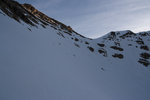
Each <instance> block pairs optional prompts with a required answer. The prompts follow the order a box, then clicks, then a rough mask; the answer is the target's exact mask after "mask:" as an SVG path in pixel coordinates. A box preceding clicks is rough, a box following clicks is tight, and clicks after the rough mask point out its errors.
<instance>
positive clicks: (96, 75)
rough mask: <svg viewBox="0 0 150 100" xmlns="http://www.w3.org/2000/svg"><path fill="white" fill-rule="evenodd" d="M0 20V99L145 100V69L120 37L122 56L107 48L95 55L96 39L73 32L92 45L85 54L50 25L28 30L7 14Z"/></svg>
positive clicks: (148, 86) (148, 71) (148, 83)
mask: <svg viewBox="0 0 150 100" xmlns="http://www.w3.org/2000/svg"><path fill="white" fill-rule="evenodd" d="M0 20H1V24H0V100H150V95H149V93H150V78H149V76H150V68H149V67H144V66H143V65H141V64H139V63H138V62H137V63H135V62H136V61H137V60H138V55H137V54H139V52H140V51H138V50H136V49H135V47H131V48H133V49H132V51H131V50H130V49H128V47H127V43H128V41H126V40H122V41H121V44H122V46H123V48H127V49H125V51H124V52H122V54H124V55H126V56H125V58H124V59H122V60H121V59H114V58H113V57H112V56H111V54H113V53H114V52H116V51H114V50H112V49H110V48H109V47H106V50H107V51H108V52H109V55H108V57H103V56H102V55H100V54H99V53H98V51H97V50H98V49H99V47H98V46H97V45H96V43H99V42H100V41H102V38H99V39H97V40H89V39H84V38H81V37H80V36H78V35H76V34H74V37H77V38H79V39H80V40H82V42H85V41H87V42H89V43H90V44H89V46H92V47H94V49H95V48H96V49H95V51H94V52H91V51H89V50H88V49H87V46H86V45H85V44H84V43H82V42H81V41H77V42H76V43H77V44H79V45H80V48H78V47H76V46H75V45H74V43H75V42H74V41H73V40H71V39H70V38H69V35H67V34H66V35H65V38H63V37H61V36H59V35H57V32H58V30H55V29H53V28H51V27H48V28H46V29H44V28H39V29H36V28H32V31H31V32H30V31H29V30H27V28H26V25H24V26H23V25H21V24H19V23H17V22H15V21H14V20H12V19H11V18H8V17H7V16H3V15H0ZM63 34H65V33H63ZM105 43H106V44H108V45H110V46H111V45H112V44H113V43H111V42H105ZM118 52H120V51H118ZM126 57H128V58H126Z"/></svg>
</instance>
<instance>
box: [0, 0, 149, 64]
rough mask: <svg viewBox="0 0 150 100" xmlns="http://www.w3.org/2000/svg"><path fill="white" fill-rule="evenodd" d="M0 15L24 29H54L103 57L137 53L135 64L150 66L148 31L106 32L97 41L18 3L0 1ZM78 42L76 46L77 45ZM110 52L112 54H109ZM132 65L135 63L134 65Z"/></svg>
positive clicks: (126, 56) (119, 56)
mask: <svg viewBox="0 0 150 100" xmlns="http://www.w3.org/2000/svg"><path fill="white" fill-rule="evenodd" d="M0 9H1V12H0V13H1V14H3V15H7V16H9V17H11V18H13V19H14V20H16V21H17V22H19V23H21V22H24V23H26V24H28V25H29V26H30V27H28V30H30V31H32V29H31V27H36V28H38V27H40V26H42V27H43V28H49V26H50V27H51V28H53V29H55V30H58V32H57V34H58V35H59V36H61V37H63V38H65V36H64V35H66V34H67V35H68V36H67V37H68V38H70V39H72V41H75V43H74V44H75V46H77V47H78V48H80V47H81V46H80V43H81V44H85V45H86V46H87V49H89V51H91V52H93V53H97V54H99V55H102V56H104V57H113V58H114V59H124V58H128V55H127V54H128V52H133V50H135V51H139V52H138V54H136V56H135V58H136V57H138V60H137V62H138V63H140V64H142V65H144V66H146V67H148V66H150V54H149V52H150V49H149V48H150V32H140V33H133V32H132V31H128V30H127V31H120V32H119V31H118V32H110V33H108V34H107V35H105V36H103V37H101V38H98V39H90V38H86V37H84V36H82V35H80V34H78V33H77V32H75V31H74V30H73V29H72V28H71V27H70V26H67V25H65V24H63V23H61V22H59V21H57V20H55V19H53V18H50V17H48V16H47V15H45V14H43V13H42V12H40V11H38V10H37V9H35V8H34V7H33V6H32V5H30V4H19V3H18V2H16V1H12V0H0ZM79 42H80V43H79ZM112 51H113V52H112ZM135 63H136V62H135Z"/></svg>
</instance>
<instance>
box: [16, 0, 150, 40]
mask: <svg viewBox="0 0 150 100" xmlns="http://www.w3.org/2000/svg"><path fill="white" fill-rule="evenodd" d="M17 1H19V2H21V3H24V2H26V3H30V4H32V5H34V6H35V7H36V8H37V9H38V10H40V11H42V12H44V13H45V14H47V15H48V16H50V17H52V18H54V19H56V20H58V21H60V22H63V23H64V24H66V25H70V26H71V27H72V28H73V29H74V30H75V31H77V32H78V33H80V34H82V35H84V36H87V37H91V38H97V37H100V36H102V35H104V34H106V33H108V32H110V31H120V30H132V31H133V32H140V31H147V30H150V0H17Z"/></svg>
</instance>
